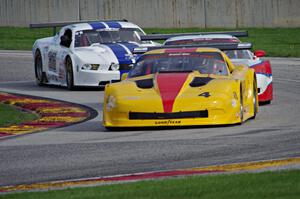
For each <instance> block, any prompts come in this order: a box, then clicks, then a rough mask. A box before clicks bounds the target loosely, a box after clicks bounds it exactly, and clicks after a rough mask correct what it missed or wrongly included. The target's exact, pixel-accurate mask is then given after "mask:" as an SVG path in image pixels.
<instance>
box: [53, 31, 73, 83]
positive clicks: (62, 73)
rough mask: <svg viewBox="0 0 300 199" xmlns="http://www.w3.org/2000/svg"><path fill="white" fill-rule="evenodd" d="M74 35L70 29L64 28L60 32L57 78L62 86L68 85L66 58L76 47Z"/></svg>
mask: <svg viewBox="0 0 300 199" xmlns="http://www.w3.org/2000/svg"><path fill="white" fill-rule="evenodd" d="M73 41H74V33H73V31H72V29H70V28H68V27H67V28H64V29H62V30H61V31H60V37H59V42H58V44H57V53H56V67H57V76H58V81H59V82H60V84H62V85H65V84H66V63H65V61H66V56H67V55H68V54H70V52H71V49H72V48H73V45H74V42H73Z"/></svg>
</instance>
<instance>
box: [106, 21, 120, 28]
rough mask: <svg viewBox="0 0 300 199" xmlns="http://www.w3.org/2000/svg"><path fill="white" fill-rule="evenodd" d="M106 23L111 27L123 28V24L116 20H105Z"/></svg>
mask: <svg viewBox="0 0 300 199" xmlns="http://www.w3.org/2000/svg"><path fill="white" fill-rule="evenodd" d="M104 23H105V24H107V25H108V27H110V28H122V26H121V24H119V23H118V22H115V21H109V22H104Z"/></svg>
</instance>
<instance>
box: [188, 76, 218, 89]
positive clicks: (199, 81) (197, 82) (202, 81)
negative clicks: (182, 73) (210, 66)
mask: <svg viewBox="0 0 300 199" xmlns="http://www.w3.org/2000/svg"><path fill="white" fill-rule="evenodd" d="M212 79H213V78H211V77H195V78H194V79H193V81H192V82H191V83H190V86H191V87H198V86H204V85H206V84H207V83H208V82H210V81H211V80H212Z"/></svg>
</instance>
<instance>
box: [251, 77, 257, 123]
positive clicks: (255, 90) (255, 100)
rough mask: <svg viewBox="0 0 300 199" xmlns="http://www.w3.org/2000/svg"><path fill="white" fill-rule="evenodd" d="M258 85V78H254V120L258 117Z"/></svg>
mask: <svg viewBox="0 0 300 199" xmlns="http://www.w3.org/2000/svg"><path fill="white" fill-rule="evenodd" d="M256 96H257V83H256V77H255V76H254V82H253V110H254V113H253V117H252V119H254V118H255V117H256V114H257V103H258V102H257V98H256Z"/></svg>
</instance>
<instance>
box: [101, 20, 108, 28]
mask: <svg viewBox="0 0 300 199" xmlns="http://www.w3.org/2000/svg"><path fill="white" fill-rule="evenodd" d="M101 23H102V24H103V25H104V26H105V28H107V29H108V28H109V26H108V25H107V23H105V22H101Z"/></svg>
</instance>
